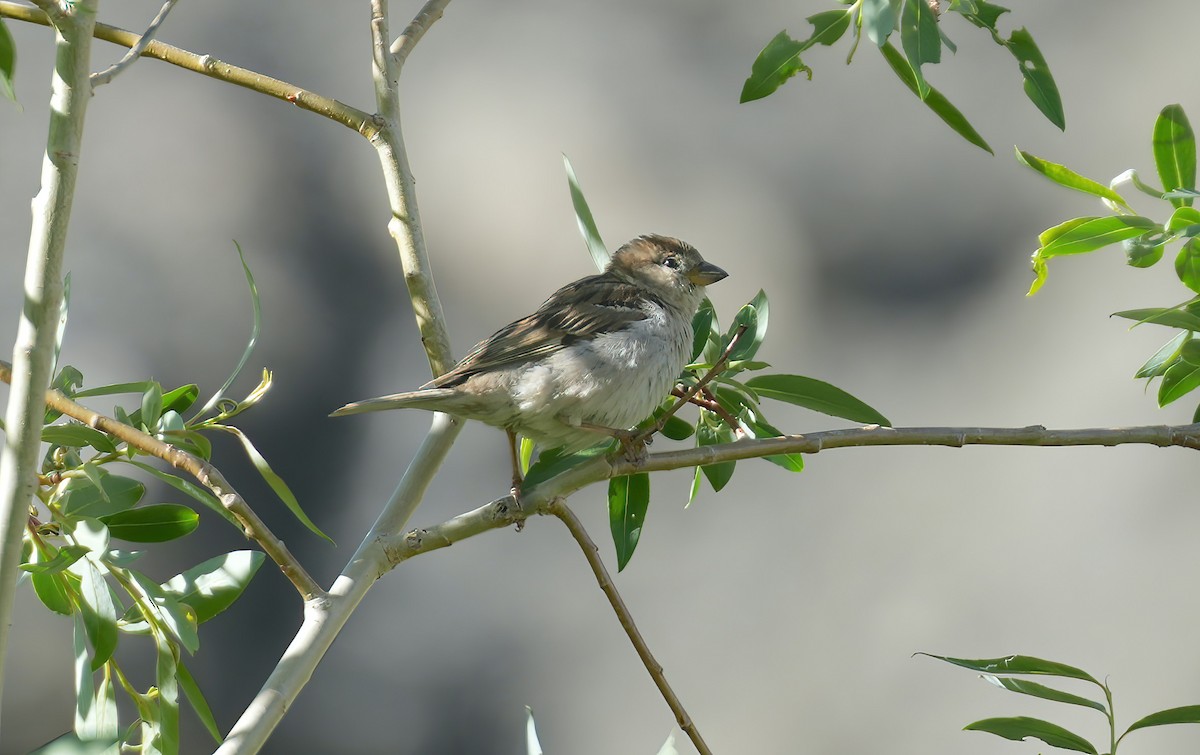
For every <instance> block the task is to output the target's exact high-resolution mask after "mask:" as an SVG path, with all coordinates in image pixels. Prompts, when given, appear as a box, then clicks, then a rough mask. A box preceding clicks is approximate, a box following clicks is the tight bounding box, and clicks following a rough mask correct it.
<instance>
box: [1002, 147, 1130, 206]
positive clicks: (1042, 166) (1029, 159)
mask: <svg viewBox="0 0 1200 755" xmlns="http://www.w3.org/2000/svg"><path fill="white" fill-rule="evenodd" d="M1013 149H1015V150H1016V153H1017V162H1019V163H1021V164H1023V165H1027V166H1028V167H1030V168H1033V169H1034V170H1035V171H1037V172H1038V173H1041V174H1042V175H1043V176H1045V177H1046V178H1049V179H1050V180H1051V181H1053V182H1054V183H1056V184H1058V185H1059V186H1065V187H1066V188H1068V189H1074V190H1075V191H1082V192H1083V193H1084V194H1091V195H1092V196H1096V197H1100V198H1101V199H1107V200H1109V201H1110V202H1116V203H1117V204H1119V205H1122V206H1124V207H1128V206H1129V203H1128V202H1126V201H1125V198H1124V197H1122V196H1121V195H1120V194H1118V193H1117V192H1115V191H1113V190H1112V189H1111V188H1109V187H1107V186H1105V185H1104V184H1102V183H1099V182H1098V181H1093V180H1092V179H1090V178H1086V177H1084V176H1081V175H1079V174H1078V173H1076V172H1075V171H1073V170H1071V169H1070V168H1068V167H1066V166H1065V165H1059V164H1058V163H1052V162H1049V161H1048V160H1043V159H1042V158H1040V157H1037V156H1036V155H1033V154H1031V153H1029V152H1026V151H1025V150H1023V149H1021V148H1019V147H1014V148H1013Z"/></svg>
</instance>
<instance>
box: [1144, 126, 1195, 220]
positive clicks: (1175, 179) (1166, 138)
mask: <svg viewBox="0 0 1200 755" xmlns="http://www.w3.org/2000/svg"><path fill="white" fill-rule="evenodd" d="M1154 165H1155V167H1157V168H1158V177H1159V178H1160V179H1161V180H1162V183H1163V189H1164V190H1166V191H1173V190H1176V189H1195V188H1196V135H1195V134H1194V133H1192V124H1190V123H1188V119H1187V115H1185V114H1184V112H1183V107H1182V106H1181V105H1167V106H1166V107H1165V108H1163V109H1162V112H1160V113H1159V114H1158V120H1157V121H1155V123H1154ZM1171 204H1173V205H1175V206H1176V207H1191V206H1192V199H1191V197H1176V198H1173V199H1171Z"/></svg>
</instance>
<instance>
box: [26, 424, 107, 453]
mask: <svg viewBox="0 0 1200 755" xmlns="http://www.w3.org/2000/svg"><path fill="white" fill-rule="evenodd" d="M42 442H43V443H49V444H50V445H52V446H68V447H70V448H83V447H84V446H91V447H92V448H94V449H96V450H97V451H103V452H105V453H113V452H114V451H116V450H117V447H116V445H115V444H113V442H112V439H111V438H109V437H108V436H107V435H105V434H104V433H102V432H100V431H99V430H96V429H95V428H91V427H88V426H87V425H81V424H79V423H77V422H70V423H67V424H65V425H47V426H46V427H43V428H42Z"/></svg>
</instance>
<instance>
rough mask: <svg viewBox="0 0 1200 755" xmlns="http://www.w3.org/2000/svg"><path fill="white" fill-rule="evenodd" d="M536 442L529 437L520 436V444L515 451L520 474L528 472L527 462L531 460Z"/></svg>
mask: <svg viewBox="0 0 1200 755" xmlns="http://www.w3.org/2000/svg"><path fill="white" fill-rule="evenodd" d="M535 445H536V444H535V443H534V442H533V440H532V439H530V438H525V437H522V438H521V445H520V448H519V449H518V451H517V461H518V463H519V464H520V465H521V474H522V475H525V474H528V473H529V462H531V461H532V460H533V447H534V446H535Z"/></svg>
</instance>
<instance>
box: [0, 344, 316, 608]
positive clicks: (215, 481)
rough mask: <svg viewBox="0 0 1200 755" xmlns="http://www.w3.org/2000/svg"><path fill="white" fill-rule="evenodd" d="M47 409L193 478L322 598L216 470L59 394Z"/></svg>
mask: <svg viewBox="0 0 1200 755" xmlns="http://www.w3.org/2000/svg"><path fill="white" fill-rule="evenodd" d="M11 381H12V365H10V364H9V363H8V362H5V361H3V360H0V382H5V383H8V382H11ZM45 404H46V406H48V407H50V408H51V409H53V410H54V411H56V412H59V413H61V414H64V415H66V416H68V417H70V418H71V419H74V420H78V421H79V422H82V423H83V424H85V425H87V426H88V427H91V428H94V429H96V430H99V431H101V432H104V433H108V434H109V435H111V436H113V437H114V438H117V439H118V440H121V441H124V442H125V443H128V444H129V445H130V446H133V447H134V448H136V449H138V450H139V451H142V452H143V453H146V454H148V455H150V456H154V457H157V458H159V459H162V460H163V461H165V462H167V463H168V464H170V465H171V466H172V467H175V468H176V469H182V470H183V471H185V472H187V473H188V474H190V475H192V476H193V477H195V478H196V480H197V481H199V482H200V484H201V485H203V486H204V487H206V488H208V489H209V491H211V492H212V494H213V495H215V496H216V497H217V500H219V501H220V502H221V505H222V506H224V507H225V509H226V510H227V511H229V513H230V514H233V516H234V518H236V519H237V520H238V523H239V524H240V525H241V526H242V529H243V531H244V532H245V534H246V537H248V538H250V539H251V540H253V541H254V542H256V543H258V544H259V546H261V547H262V549H263V551H265V552H266V554H267V555H268V556H270V557H271V559H272V560H273V561H274V562H275V563H276V564H278V565H279V569H280V571H282V572H283V574H284V576H286V577H287V578H288V579H289V580H290V581H291V583H292V584H293V585H294V586H295V587H296V590H297V591H298V592H299V593H300V596H301V597H302V598H303V599H304V600H306V601H310V600H313V599H316V598H320V597H322V596H324V594H325V591H324V590H322V589H321V586H320V585H319V584H317V582H316V580H314V579H313V578H312V576H311V575H310V574H309V573H308V571H307V570H305V568H304V567H303V566H302V565H301V564H300V562H299V561H297V560H296V557H295V556H293V555H292V553H291V551H289V550H288V548H287V546H286V545H285V544H284V542H283V541H282V540H280V539H279V538H278V537H276V536H275V534H274V533H273V532H271V530H270V528H269V527H267V525H266V523H265V522H263V520H262V519H259V517H258V515H257V514H255V513H254V510H253V509H251V508H250V506H249V504H247V503H246V501H245V499H244V498H242V497H241V495H239V494H238V492H237V491H236V490H234V488H233V486H232V485H230V484H229V481H228V480H226V479H225V476H224V475H222V474H221V472H220V470H218V469H217V468H216V467H215V466H213V465H212V464H210V463H209V462H207V461H205V460H204V459H201V458H198V457H196V456H193V455H191V454H189V453H187V452H186V451H183V450H181V449H179V448H178V447H176V446H173V445H171V444H170V443H164V442H163V441H161V440H159V439H158V438H155V437H154V436H152V435H148V434H146V433H144V432H142V431H141V430H138V429H137V428H135V427H131V426H129V425H126V424H124V423H122V422H118V421H117V420H115V419H112V418H111V417H106V416H104V415H103V414H99V413H97V412H94V411H92V410H91V409H89V408H87V407H86V406H82V405H80V404H77V403H75V402H74V401H72V400H71V399H69V398H67V397H66V396H65V395H63V394H62V393H61V392H59V391H56V390H48V391H46V401H45Z"/></svg>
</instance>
